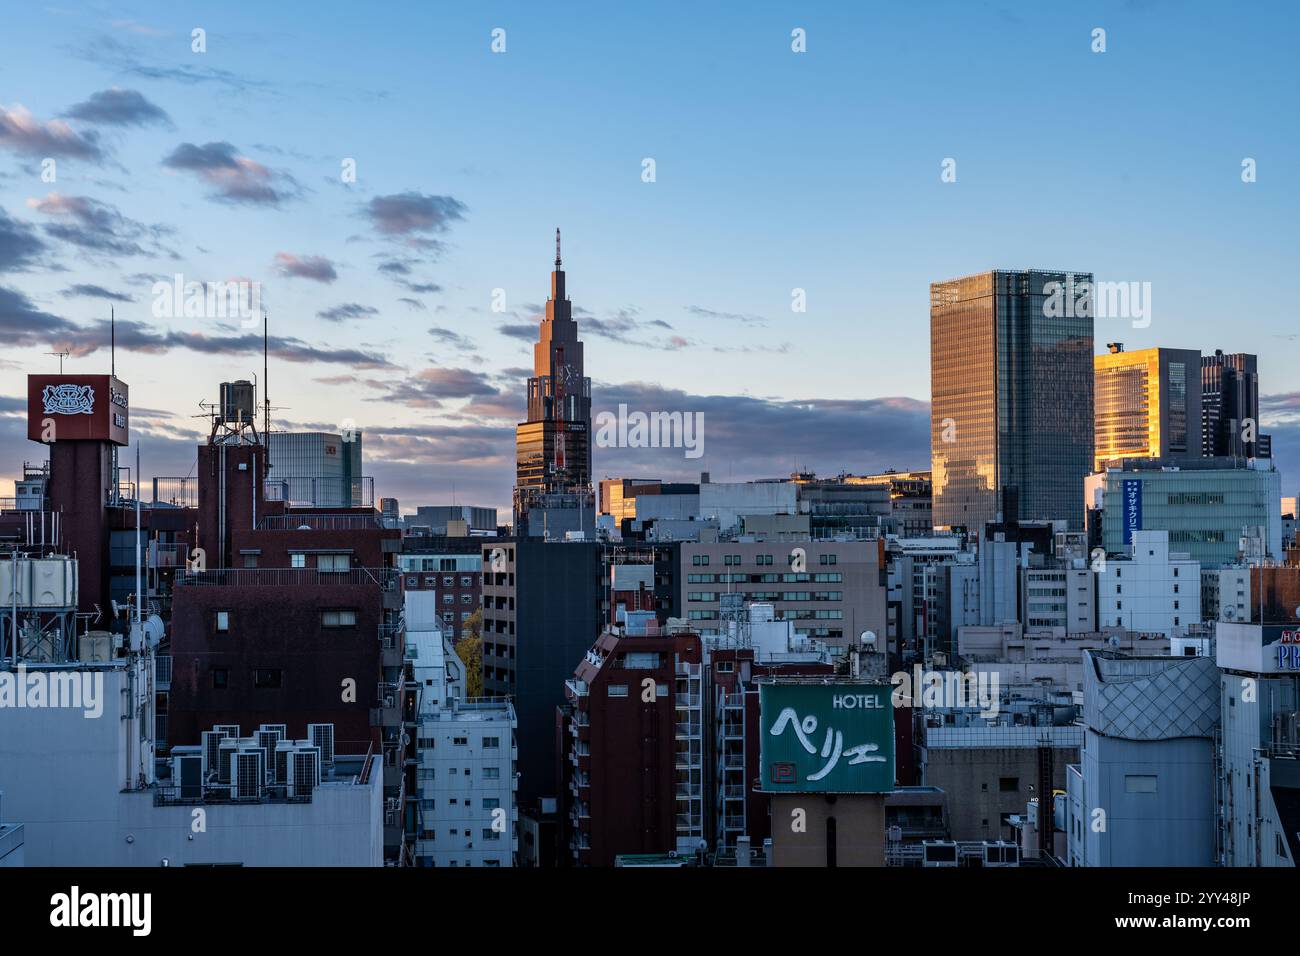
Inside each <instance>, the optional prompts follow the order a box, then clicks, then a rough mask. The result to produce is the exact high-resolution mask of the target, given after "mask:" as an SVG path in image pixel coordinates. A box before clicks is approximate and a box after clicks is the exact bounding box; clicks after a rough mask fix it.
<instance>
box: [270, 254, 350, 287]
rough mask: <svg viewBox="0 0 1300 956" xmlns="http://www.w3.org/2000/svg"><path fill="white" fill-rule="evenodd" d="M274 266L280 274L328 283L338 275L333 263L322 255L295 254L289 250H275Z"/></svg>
mask: <svg viewBox="0 0 1300 956" xmlns="http://www.w3.org/2000/svg"><path fill="white" fill-rule="evenodd" d="M275 268H276V269H277V270H278V271H279V273H280V275H282V276H291V277H294V278H298V279H311V280H312V281H314V282H326V283H329V282H333V281H334V280H335V279H337V278H338V277H339V274H338V271H337V270H336V269H335V268H334V263H332V262H330V261H329V260H328V259H326V258H325V257H324V256H295V255H294V254H293V253H290V252H277V253H276V254H275Z"/></svg>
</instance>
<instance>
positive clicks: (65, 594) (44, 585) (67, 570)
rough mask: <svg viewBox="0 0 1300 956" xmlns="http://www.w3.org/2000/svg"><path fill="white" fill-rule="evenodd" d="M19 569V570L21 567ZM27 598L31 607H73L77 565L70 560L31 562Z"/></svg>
mask: <svg viewBox="0 0 1300 956" xmlns="http://www.w3.org/2000/svg"><path fill="white" fill-rule="evenodd" d="M19 567H20V569H21V565H19ZM20 573H21V570H20ZM29 598H30V600H31V605H30V606H31V607H37V608H61V607H75V606H76V604H77V563H76V562H75V561H73V560H72V559H71V558H40V559H38V560H34V561H32V562H31V593H30V595H29Z"/></svg>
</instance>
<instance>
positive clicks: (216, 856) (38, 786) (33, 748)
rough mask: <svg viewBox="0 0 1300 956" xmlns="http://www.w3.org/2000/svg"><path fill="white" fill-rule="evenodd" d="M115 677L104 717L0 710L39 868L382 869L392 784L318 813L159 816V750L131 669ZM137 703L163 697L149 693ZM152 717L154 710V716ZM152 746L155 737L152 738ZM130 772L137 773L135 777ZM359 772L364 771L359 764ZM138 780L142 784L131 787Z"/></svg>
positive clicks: (333, 787) (349, 795)
mask: <svg viewBox="0 0 1300 956" xmlns="http://www.w3.org/2000/svg"><path fill="white" fill-rule="evenodd" d="M96 673H99V674H102V675H103V692H102V695H101V699H102V701H103V711H102V714H101V715H100V716H99V717H89V718H88V717H84V716H83V711H81V710H73V709H64V708H52V707H44V708H14V707H0V790H3V791H4V794H5V798H4V808H3V809H4V813H5V816H6V818H12V819H15V820H20V821H21V822H22V823H23V824H24V830H25V837H26V840H25V846H24V851H25V856H26V863H27V865H29V866H76V867H85V866H160V865H161V863H162V860H164V859H166V860H167V861H168V863H169V865H172V866H185V865H189V864H210V863H228V864H240V865H243V866H382V865H383V859H384V841H383V813H382V804H383V774H382V772H381V769H380V767H379V766H378V765H376V766H375V767H374V768H373V770H372V772H371V774H370V780H369V781H368V783H366V784H361V783H358V782H354V781H353V780H352V779H351V778H349V779H348V780H347V781H346V782H344V781H340V782H333V781H331V782H327V783H324V784H322V785H321V786H320V787H318V788H317V789H316V790H315V791H314V793H313V795H312V800H311V802H310V803H292V804H291V803H269V802H262V803H249V804H241V805H233V804H213V805H208V806H206V807H204V808H202V809H203V811H204V813H203V814H202V816H201V820H202V828H201V829H200V830H198V831H196V830H195V826H196V821H197V820H198V819H200V818H196V817H195V815H194V810H195V809H196V808H195V807H193V806H190V805H177V806H155V805H154V799H155V794H156V792H157V791H156V790H155V789H154V788H153V787H150V786H143V787H141V786H139V779H140V778H139V776H138V775H139V773H140V769H141V767H147V772H146V774H145V777H146V778H147V780H148V781H151V780H152V778H153V752H152V748H151V747H150V748H149V749H147V750H146V751H145V753H144V755H143V757H142V755H141V754H140V752H139V750H138V749H137V747H136V741H137V737H136V734H135V733H134V731H133V730H132V729H131V728H132V727H133V726H134V723H135V722H133V721H131V720H123V719H122V717H123V701H125V700H126V699H127V697H128V691H127V687H128V681H127V671H126V670H125V668H121V667H117V668H107V669H103V670H100V671H97V672H96ZM136 693H137V695H142V694H149V693H151V691H149V689H148V688H147V687H145V686H144V685H141V684H139V683H137V687H136ZM150 712H152V711H150ZM150 736H152V735H150ZM128 766H130V767H131V768H132V770H131V772H130V774H128V769H127V768H128ZM358 768H359V762H358ZM128 776H130V777H131V780H132V781H134V782H133V783H132V784H131V785H132V787H133V789H124V788H125V787H127V786H128Z"/></svg>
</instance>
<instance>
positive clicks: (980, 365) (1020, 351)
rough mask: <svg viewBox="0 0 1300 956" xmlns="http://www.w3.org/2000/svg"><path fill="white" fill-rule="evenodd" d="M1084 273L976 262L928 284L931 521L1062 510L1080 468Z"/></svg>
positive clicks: (1077, 492) (1086, 310)
mask: <svg viewBox="0 0 1300 956" xmlns="http://www.w3.org/2000/svg"><path fill="white" fill-rule="evenodd" d="M1091 285H1092V275H1091V274H1090V273H1079V272H1047V271H1040V270H1037V269H1030V270H1020V271H1004V270H995V271H992V272H981V273H978V274H976V275H971V276H966V277H964V278H961V279H953V280H950V281H947V282H935V283H932V284H931V286H930V396H931V397H930V462H931V471H932V479H933V495H934V505H933V507H934V514H933V521H934V524H935V526H936V527H954V526H962V527H966V528H968V529H972V530H973V529H978V528H980V527H981V526H982V525H983V524H984V522H986V521H994V520H997V519H998V518H999V517H1001V518H1002V519H1003V520H1006V521H1017V520H1022V521H1024V520H1034V519H1065V520H1066V521H1068V522H1069V527H1070V528H1071V529H1072V530H1080V529H1082V527H1083V481H1084V478H1085V477H1086V476H1087V475H1088V473H1089V471H1090V470H1091V469H1092V432H1093V410H1092V388H1093V369H1092V350H1093V349H1092V328H1093V322H1092V311H1091V306H1090V301H1091V300H1090V299H1089V297H1088V296H1087V295H1086V294H1085V290H1088V289H1090V288H1091Z"/></svg>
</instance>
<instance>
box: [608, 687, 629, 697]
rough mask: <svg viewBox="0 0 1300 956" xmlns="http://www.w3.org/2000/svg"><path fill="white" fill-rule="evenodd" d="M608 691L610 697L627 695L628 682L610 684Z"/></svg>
mask: <svg viewBox="0 0 1300 956" xmlns="http://www.w3.org/2000/svg"><path fill="white" fill-rule="evenodd" d="M607 693H608V695H609V696H610V697H626V696H627V684H610V685H609V688H608V690H607Z"/></svg>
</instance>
